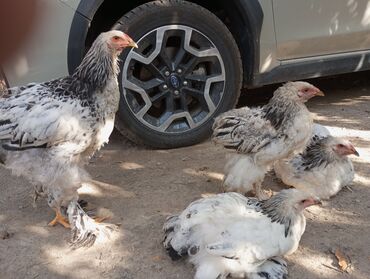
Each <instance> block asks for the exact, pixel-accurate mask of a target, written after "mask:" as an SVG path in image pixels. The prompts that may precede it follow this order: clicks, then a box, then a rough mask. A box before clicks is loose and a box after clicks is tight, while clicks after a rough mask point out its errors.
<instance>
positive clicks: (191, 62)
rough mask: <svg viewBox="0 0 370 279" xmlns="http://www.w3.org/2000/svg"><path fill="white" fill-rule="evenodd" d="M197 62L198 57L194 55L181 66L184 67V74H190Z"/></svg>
mask: <svg viewBox="0 0 370 279" xmlns="http://www.w3.org/2000/svg"><path fill="white" fill-rule="evenodd" d="M198 63H199V58H198V57H196V56H194V57H192V58H191V59H190V60H189V61H188V62H187V63H186V64H185V65H184V66H183V68H184V69H185V71H184V74H185V75H188V74H190V73H191V72H192V71H193V70H194V68H195V66H196V65H197V64H198Z"/></svg>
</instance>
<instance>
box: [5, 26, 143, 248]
mask: <svg viewBox="0 0 370 279" xmlns="http://www.w3.org/2000/svg"><path fill="white" fill-rule="evenodd" d="M125 47H137V45H136V44H135V43H134V41H133V40H132V39H131V38H130V37H129V36H128V35H126V34H124V33H123V32H121V31H109V32H106V33H102V34H100V35H99V36H98V38H97V39H96V40H95V42H94V43H93V45H92V46H91V48H90V50H89V51H88V52H87V54H86V56H85V58H84V59H83V61H82V62H81V64H80V65H79V67H78V68H77V69H76V70H75V72H74V73H73V75H71V76H67V77H64V78H60V79H55V80H52V81H49V82H44V83H40V84H35V83H33V84H29V85H27V86H24V87H18V88H13V89H10V91H11V94H8V95H7V96H6V97H5V98H2V99H0V146H1V147H0V158H1V159H2V161H3V163H4V164H5V166H6V167H7V168H9V169H11V170H12V172H13V173H14V174H16V175H23V176H25V177H26V178H27V179H29V180H30V181H31V182H32V183H33V184H35V185H42V190H43V191H44V192H45V194H46V195H47V200H48V204H49V206H50V207H51V208H52V209H54V210H55V212H56V217H55V219H54V220H53V221H51V222H50V223H49V224H50V225H55V224H57V223H60V224H62V225H63V226H65V227H71V228H72V233H73V234H72V236H73V239H72V242H73V243H74V244H75V245H77V246H78V245H86V246H89V245H92V244H93V243H94V241H95V239H96V237H97V236H98V234H99V232H102V231H104V228H103V224H101V228H100V229H99V228H98V227H99V226H100V225H99V224H97V223H96V222H95V221H94V220H93V219H91V218H90V217H89V216H87V214H86V213H85V212H84V211H83V210H82V208H81V207H80V206H79V204H78V203H77V199H78V193H77V189H78V188H79V187H80V186H81V183H82V182H84V181H86V180H88V179H89V176H88V174H87V173H86V171H85V170H84V169H83V165H84V164H85V163H87V160H88V158H90V157H91V156H92V155H93V154H94V152H96V151H97V150H99V149H100V147H101V146H102V145H103V144H104V143H106V142H108V139H109V136H110V134H111V132H112V129H113V125H114V117H115V113H116V112H117V109H118V104H119V96H120V95H119V94H120V93H119V89H118V82H117V75H118V71H119V67H118V61H119V60H118V56H119V54H120V53H121V51H122V50H123V49H124V48H125Z"/></svg>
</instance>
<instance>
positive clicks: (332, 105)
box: [0, 72, 370, 279]
mask: <svg viewBox="0 0 370 279" xmlns="http://www.w3.org/2000/svg"><path fill="white" fill-rule="evenodd" d="M369 74H370V73H369V72H368V73H362V74H351V75H346V76H338V77H335V78H332V79H325V80H312V81H311V82H312V83H313V84H315V85H317V86H318V87H319V88H321V89H322V90H323V91H324V92H325V93H326V97H323V98H315V99H314V100H312V101H311V102H309V104H308V107H309V109H310V110H311V111H312V112H313V114H314V118H315V120H316V121H318V122H319V123H322V124H325V125H329V126H332V127H334V128H335V127H344V128H346V129H345V130H341V129H337V130H336V133H338V135H345V136H347V137H348V138H350V139H351V140H352V141H353V143H354V144H355V146H356V147H357V149H358V151H359V153H360V157H359V158H357V157H356V158H353V162H354V166H355V170H356V177H355V181H354V183H353V186H352V189H353V192H351V191H349V190H346V189H345V190H343V191H341V192H340V193H339V194H338V195H337V196H336V197H334V198H333V199H331V200H330V201H327V202H325V203H324V205H323V207H312V208H310V209H309V210H308V211H307V212H306V216H307V228H306V232H305V234H304V235H303V237H302V240H301V244H300V247H299V249H298V250H297V252H296V253H294V254H293V255H292V256H289V257H287V260H288V265H289V274H290V275H289V278H295V279H314V278H328V279H331V278H336V279H338V278H339V279H340V278H353V279H365V278H370V233H369V231H370V214H369V211H370V202H369V197H370V178H369V174H370V170H369V165H368V164H369V162H370V147H369V143H370V79H369V78H368V77H369ZM273 89H274V86H272V87H265V88H262V89H259V90H254V91H253V92H252V93H250V95H243V97H242V99H241V101H240V105H245V104H248V105H252V104H257V103H258V104H260V103H264V102H265V101H266V100H267V99H268V96H269V94H266V92H272V90H273ZM224 157H225V152H224V150H222V149H221V148H219V147H216V146H214V145H213V144H212V143H211V142H209V141H207V142H204V143H202V144H199V145H196V146H192V147H187V148H180V149H174V150H150V149H145V148H143V147H138V146H134V145H132V144H131V143H129V142H127V141H126V140H124V138H122V137H121V136H120V135H118V134H117V133H115V134H114V135H113V136H112V139H111V143H110V144H109V145H108V146H106V147H105V148H104V149H103V150H102V151H101V152H100V153H99V154H98V156H97V157H96V158H94V159H93V160H92V162H91V164H90V165H89V167H88V169H89V171H90V173H91V174H92V176H93V178H94V180H95V182H94V183H93V184H92V185H88V186H85V187H83V188H82V189H81V193H82V194H81V196H82V198H83V199H85V200H87V201H89V202H90V203H91V204H93V205H96V206H99V207H101V208H104V209H105V212H109V213H110V214H111V216H112V218H111V219H110V220H109V221H110V222H113V223H120V224H121V226H120V229H119V230H118V231H117V232H116V233H114V234H113V235H112V237H111V239H109V240H106V241H105V242H104V243H101V244H97V245H96V246H94V247H93V248H90V249H80V250H71V248H70V247H69V245H68V243H67V241H68V239H69V237H70V234H69V231H68V230H66V229H64V228H62V227H60V226H57V227H55V228H50V227H48V226H47V225H46V224H47V222H48V221H50V220H51V219H52V218H53V212H52V211H51V210H50V209H49V208H48V206H47V204H46V202H45V201H44V200H42V201H40V202H38V204H37V208H34V207H33V205H32V198H31V194H32V187H31V186H30V185H29V184H28V183H27V182H26V181H25V180H23V179H21V178H15V177H12V176H10V173H9V172H8V171H7V170H4V169H3V168H0V176H1V180H0V193H1V194H0V278H1V279H8V278H9V279H10V278H11V279H13V278H20V279H21V278H22V279H23V278H27V279H28V278H29V279H35V278H76V279H77V278H89V279H94V278H112V279H113V278H117V279H118V278H121V279H131V278H135V279H136V278H137V279H141V278H142V279H144V278H145V279H147V278H151V279H172V278H181V279H190V278H193V274H194V270H193V267H192V266H191V265H190V264H188V263H186V262H185V261H179V262H175V263H174V262H171V261H170V259H169V258H168V257H167V256H166V254H165V253H164V250H163V249H162V246H161V239H162V233H161V228H162V224H163V222H164V220H165V218H166V216H167V215H169V214H173V213H176V212H178V211H180V210H182V209H183V208H184V207H185V206H186V205H188V204H189V203H190V202H191V201H193V200H195V199H197V198H199V197H200V196H201V195H202V194H205V193H217V192H219V191H220V183H221V180H222V176H223V175H222V169H223V164H224ZM264 185H265V187H266V188H272V189H274V190H279V189H281V188H283V187H284V186H283V185H282V184H281V183H280V182H278V181H277V180H276V179H275V178H274V176H273V174H270V175H269V176H268V177H267V178H266V180H265V183H264ZM5 232H8V233H9V235H7V234H6V233H5ZM2 238H5V239H2ZM336 248H340V249H341V250H342V251H343V252H344V253H345V254H346V255H347V256H348V257H349V259H350V261H351V265H352V267H351V269H350V271H349V273H342V272H340V271H339V269H338V264H337V261H336V260H335V257H334V255H333V253H332V251H334V250H335V249H336Z"/></svg>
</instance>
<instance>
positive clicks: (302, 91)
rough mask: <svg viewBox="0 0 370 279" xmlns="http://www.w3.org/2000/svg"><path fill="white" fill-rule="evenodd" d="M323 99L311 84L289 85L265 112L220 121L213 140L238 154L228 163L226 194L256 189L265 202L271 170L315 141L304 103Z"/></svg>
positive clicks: (240, 112)
mask: <svg viewBox="0 0 370 279" xmlns="http://www.w3.org/2000/svg"><path fill="white" fill-rule="evenodd" d="M323 95H324V94H323V93H322V92H321V91H320V90H319V89H317V88H316V87H315V86H313V85H311V84H309V83H307V82H288V83H286V84H285V85H283V86H281V87H280V88H278V89H277V90H276V91H275V93H274V96H273V97H272V98H271V100H270V101H269V103H268V104H267V105H265V106H263V107H261V108H248V107H244V108H240V109H234V110H231V111H228V112H226V113H224V114H222V115H221V116H219V117H217V118H216V120H215V123H214V125H213V140H214V141H215V142H216V143H219V144H222V145H223V146H224V147H225V148H227V149H234V150H236V151H237V152H238V154H233V155H231V157H230V158H229V159H228V162H227V163H226V166H225V172H226V174H225V178H224V181H223V186H224V188H225V190H226V191H238V192H244V193H247V192H248V191H251V190H252V189H253V190H254V191H255V194H256V196H257V197H258V198H260V199H261V198H265V195H264V193H263V191H262V190H261V184H262V182H263V179H264V176H265V173H266V172H267V170H268V169H269V168H270V166H271V165H272V164H273V163H274V162H275V161H276V160H279V159H282V158H286V157H288V156H291V155H292V154H293V153H294V152H296V151H297V150H298V151H300V150H302V149H303V148H304V147H305V146H306V144H307V142H308V141H309V139H310V137H311V133H312V117H311V114H310V112H309V111H308V110H307V108H306V106H305V105H304V103H305V102H306V101H307V100H309V99H310V98H312V97H314V96H323Z"/></svg>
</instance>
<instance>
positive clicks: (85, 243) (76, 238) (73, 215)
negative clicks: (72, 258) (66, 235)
mask: <svg viewBox="0 0 370 279" xmlns="http://www.w3.org/2000/svg"><path fill="white" fill-rule="evenodd" d="M67 212H68V219H69V223H70V225H71V230H72V237H71V241H70V243H71V246H72V247H73V248H74V249H77V248H81V247H91V246H93V245H94V243H95V242H96V241H97V239H101V238H103V239H104V238H108V239H109V238H110V235H111V233H112V232H113V231H114V230H116V226H115V225H113V224H108V223H97V222H96V221H95V220H94V219H93V218H91V217H90V216H89V215H87V213H86V212H85V211H84V210H83V209H82V207H81V206H80V204H79V203H78V202H76V201H72V202H71V203H70V204H69V206H68V211H67Z"/></svg>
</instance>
